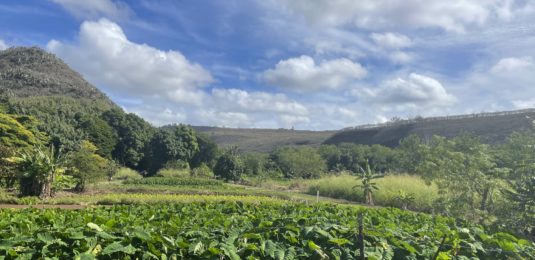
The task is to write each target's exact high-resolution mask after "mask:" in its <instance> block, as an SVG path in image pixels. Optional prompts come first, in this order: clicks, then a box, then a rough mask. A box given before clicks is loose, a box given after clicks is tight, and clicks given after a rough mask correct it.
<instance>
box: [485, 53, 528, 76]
mask: <svg viewBox="0 0 535 260" xmlns="http://www.w3.org/2000/svg"><path fill="white" fill-rule="evenodd" d="M530 68H531V69H532V72H535V63H534V62H533V58H532V57H521V58H516V57H509V58H503V59H501V60H500V61H498V63H496V65H494V66H493V67H492V68H491V69H490V72H492V73H494V74H502V73H512V72H517V71H521V70H525V69H530Z"/></svg>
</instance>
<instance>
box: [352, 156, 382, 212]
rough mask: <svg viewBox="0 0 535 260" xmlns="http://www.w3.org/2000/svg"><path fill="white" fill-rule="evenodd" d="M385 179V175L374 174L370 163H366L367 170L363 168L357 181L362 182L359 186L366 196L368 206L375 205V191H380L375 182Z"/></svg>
mask: <svg viewBox="0 0 535 260" xmlns="http://www.w3.org/2000/svg"><path fill="white" fill-rule="evenodd" d="M383 177H384V176H383V175H380V174H376V173H375V172H373V171H372V169H371V168H370V164H369V163H366V168H361V173H360V175H357V179H358V180H360V182H361V183H360V185H359V186H360V188H361V189H362V192H363V194H364V198H365V202H366V204H368V205H374V201H373V191H374V190H378V189H379V188H378V187H377V183H376V182H374V180H375V179H379V178H383Z"/></svg>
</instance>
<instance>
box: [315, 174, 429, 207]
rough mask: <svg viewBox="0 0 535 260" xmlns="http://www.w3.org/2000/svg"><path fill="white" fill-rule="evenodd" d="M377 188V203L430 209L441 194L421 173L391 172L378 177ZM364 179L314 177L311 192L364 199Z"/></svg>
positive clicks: (353, 199)
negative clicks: (398, 173) (428, 183)
mask: <svg viewBox="0 0 535 260" xmlns="http://www.w3.org/2000/svg"><path fill="white" fill-rule="evenodd" d="M375 182H376V183H377V186H378V188H379V189H378V190H376V191H374V193H373V198H374V200H375V203H376V205H380V206H391V207H406V208H408V209H413V210H421V211H430V210H431V208H432V204H433V202H434V201H435V199H436V198H437V196H438V190H437V187H436V186H435V185H427V184H425V182H424V181H423V180H422V179H421V178H420V177H418V176H412V175H388V176H386V177H384V178H381V179H377V180H375ZM360 184H361V182H360V181H359V180H357V178H356V177H355V176H352V175H340V176H329V177H324V178H321V179H319V180H315V181H312V182H311V184H310V186H309V188H308V192H307V193H309V194H316V191H318V190H319V193H320V196H325V197H331V198H337V199H346V200H350V201H356V202H362V203H363V202H364V196H363V195H364V194H363V191H362V188H361V187H360ZM407 196H410V197H412V198H413V199H411V200H403V199H400V198H401V197H407Z"/></svg>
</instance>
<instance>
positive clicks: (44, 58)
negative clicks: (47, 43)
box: [0, 47, 113, 105]
mask: <svg viewBox="0 0 535 260" xmlns="http://www.w3.org/2000/svg"><path fill="white" fill-rule="evenodd" d="M0 90H1V91H2V92H3V93H4V94H6V95H7V96H9V97H21V98H24V97H35V96H64V97H65V96H66V97H73V98H86V99H92V100H102V101H105V102H106V103H108V104H109V105H112V104H113V102H112V101H111V100H110V99H109V98H108V97H107V96H106V95H105V94H104V93H102V92H100V91H99V90H98V89H97V88H96V87H95V86H93V85H91V84H90V83H88V82H87V81H86V80H84V78H83V77H82V75H80V74H79V73H78V72H76V71H74V70H72V69H71V68H69V66H68V65H67V64H65V63H64V62H63V61H62V60H60V59H59V58H57V57H56V56H55V55H54V54H51V53H48V52H46V51H44V50H42V49H40V48H37V47H30V48H28V47H15V48H9V49H6V50H4V51H0Z"/></svg>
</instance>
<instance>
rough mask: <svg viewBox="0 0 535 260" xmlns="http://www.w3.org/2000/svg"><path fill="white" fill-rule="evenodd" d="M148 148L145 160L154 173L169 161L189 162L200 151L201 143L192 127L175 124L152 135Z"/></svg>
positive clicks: (149, 170) (147, 167) (149, 169)
mask: <svg viewBox="0 0 535 260" xmlns="http://www.w3.org/2000/svg"><path fill="white" fill-rule="evenodd" d="M147 149H148V151H147V152H146V153H145V154H146V157H145V159H144V160H143V162H144V165H146V169H148V172H149V174H151V175H152V174H155V173H156V172H157V171H158V170H159V169H161V168H162V167H163V166H164V165H165V164H166V163H169V162H176V161H182V162H185V163H189V161H190V160H191V159H192V158H193V156H194V155H195V154H196V153H198V151H199V145H198V144H197V138H196V137H195V132H194V131H193V129H192V128H191V127H188V126H185V125H173V126H167V127H163V128H160V129H159V130H158V132H157V133H156V134H155V135H154V136H153V137H152V139H151V141H150V144H149V146H148V147H147Z"/></svg>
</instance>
